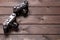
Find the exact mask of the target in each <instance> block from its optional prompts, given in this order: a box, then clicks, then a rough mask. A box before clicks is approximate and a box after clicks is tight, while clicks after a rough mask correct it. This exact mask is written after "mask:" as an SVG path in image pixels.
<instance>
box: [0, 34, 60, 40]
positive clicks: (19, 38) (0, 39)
mask: <svg viewBox="0 0 60 40" xmlns="http://www.w3.org/2000/svg"><path fill="white" fill-rule="evenodd" d="M0 40H60V35H10V36H9V37H5V36H4V35H0Z"/></svg>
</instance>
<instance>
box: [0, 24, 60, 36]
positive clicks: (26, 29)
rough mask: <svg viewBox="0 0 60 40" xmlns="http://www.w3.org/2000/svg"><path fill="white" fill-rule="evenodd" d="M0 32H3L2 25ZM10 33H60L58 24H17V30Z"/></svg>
mask: <svg viewBox="0 0 60 40" xmlns="http://www.w3.org/2000/svg"><path fill="white" fill-rule="evenodd" d="M0 34H4V32H3V26H2V25H0ZM10 34H13V35H14V34H15V35H19V34H28V35H30V34H31V35H38V34H39V35H58V34H60V25H19V31H18V32H15V31H13V30H12V31H11V33H10Z"/></svg>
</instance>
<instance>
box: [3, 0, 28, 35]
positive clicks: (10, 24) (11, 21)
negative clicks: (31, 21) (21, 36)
mask: <svg viewBox="0 0 60 40" xmlns="http://www.w3.org/2000/svg"><path fill="white" fill-rule="evenodd" d="M19 16H23V17H27V16H28V1H26V0H25V1H24V2H23V3H21V4H20V5H17V6H14V7H13V13H12V14H11V15H10V16H9V17H8V19H7V20H6V21H5V22H4V23H3V30H4V34H7V33H9V32H10V31H11V29H14V30H15V31H17V30H18V26H19V24H18V23H17V21H16V18H17V17H19Z"/></svg>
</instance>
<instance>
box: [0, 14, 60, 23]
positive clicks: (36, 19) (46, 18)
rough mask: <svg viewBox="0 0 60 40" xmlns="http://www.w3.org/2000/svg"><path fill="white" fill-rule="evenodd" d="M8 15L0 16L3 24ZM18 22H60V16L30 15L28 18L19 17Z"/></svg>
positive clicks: (0, 21)
mask: <svg viewBox="0 0 60 40" xmlns="http://www.w3.org/2000/svg"><path fill="white" fill-rule="evenodd" d="M7 18H8V16H4V17H3V16H0V24H2V23H3V22H4V21H5V20H6V19H7ZM17 22H18V23H20V24H60V16H31V15H30V16H28V17H27V18H24V17H18V18H17Z"/></svg>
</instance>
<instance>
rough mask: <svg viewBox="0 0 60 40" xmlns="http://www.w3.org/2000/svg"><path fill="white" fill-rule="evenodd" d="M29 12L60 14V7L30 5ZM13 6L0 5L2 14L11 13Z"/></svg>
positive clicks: (34, 13)
mask: <svg viewBox="0 0 60 40" xmlns="http://www.w3.org/2000/svg"><path fill="white" fill-rule="evenodd" d="M29 11H30V12H29V14H31V15H60V7H49V8H47V7H29ZM12 12H13V8H10V7H0V15H6V14H8V15H10V14H11V13H12Z"/></svg>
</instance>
